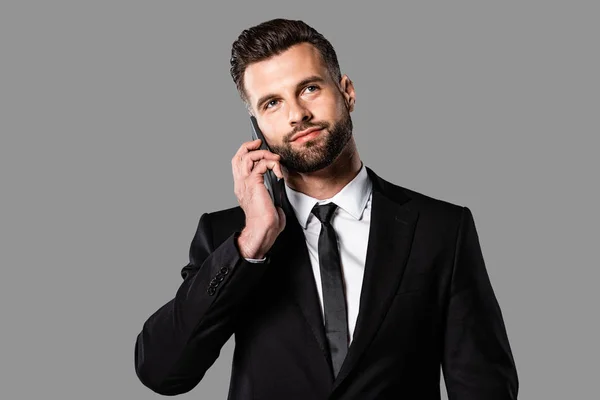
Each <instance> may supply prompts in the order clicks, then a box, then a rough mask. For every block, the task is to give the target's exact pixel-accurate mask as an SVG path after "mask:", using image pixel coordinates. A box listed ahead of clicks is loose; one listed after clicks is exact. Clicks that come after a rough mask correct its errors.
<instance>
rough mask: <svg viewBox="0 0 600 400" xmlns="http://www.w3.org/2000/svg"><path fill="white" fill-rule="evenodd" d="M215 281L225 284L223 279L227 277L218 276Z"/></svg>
mask: <svg viewBox="0 0 600 400" xmlns="http://www.w3.org/2000/svg"><path fill="white" fill-rule="evenodd" d="M215 279H216V280H217V282H223V279H225V277H224V276H223V275H217V276H215Z"/></svg>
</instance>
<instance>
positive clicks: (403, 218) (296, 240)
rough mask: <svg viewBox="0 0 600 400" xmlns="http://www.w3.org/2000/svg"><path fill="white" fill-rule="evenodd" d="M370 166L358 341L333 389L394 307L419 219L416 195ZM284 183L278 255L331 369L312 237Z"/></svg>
mask: <svg viewBox="0 0 600 400" xmlns="http://www.w3.org/2000/svg"><path fill="white" fill-rule="evenodd" d="M366 169H367V172H368V174H369V177H370V178H371V181H372V183H373V197H372V203H371V225H370V228H369V239H368V246H367V255H366V262H365V272H364V278H363V284H362V289H361V295H360V306H359V313H358V319H357V321H356V327H355V330H354V338H353V340H352V344H351V346H350V348H349V349H348V354H347V356H346V359H345V360H344V363H343V364H342V368H341V370H340V372H339V374H338V376H337V378H336V379H335V381H334V386H333V390H335V388H337V387H339V386H340V385H341V383H342V382H343V381H344V379H345V378H346V377H347V376H348V374H349V373H350V372H351V371H352V368H353V367H354V366H355V365H356V363H357V362H358V360H359V359H360V357H361V355H362V354H363V353H364V351H365V350H366V348H367V347H368V345H369V344H370V342H371V340H372V339H373V337H374V335H375V333H376V332H377V330H378V329H379V326H380V325H381V323H382V321H383V318H384V317H385V314H386V312H387V310H388V309H389V307H390V304H391V301H392V300H393V297H394V294H395V293H396V291H397V289H398V287H399V285H400V281H401V279H402V275H403V273H404V269H405V267H406V263H407V261H408V256H409V253H410V249H411V245H412V239H413V234H414V230H415V226H416V222H417V219H418V212H417V211H416V210H413V209H411V208H410V198H409V197H408V196H407V195H406V194H405V193H404V192H403V191H401V189H400V188H399V187H397V186H394V185H391V184H390V183H388V182H386V181H385V180H383V179H381V178H380V177H379V176H377V175H376V174H375V173H374V172H373V171H372V170H371V169H370V168H368V167H366ZM283 184H284V183H283V180H281V181H279V182H278V185H280V187H279V189H280V190H281V191H282V195H281V203H282V208H283V210H284V211H285V213H286V227H285V229H284V231H283V232H282V233H281V235H280V236H279V237H278V238H277V240H276V241H275V244H274V245H273V249H272V252H271V253H272V259H273V262H274V263H279V262H281V263H282V265H285V268H286V269H287V270H288V272H289V275H288V276H289V279H290V285H289V287H290V288H291V292H292V295H293V298H294V300H295V302H296V303H297V305H298V307H299V309H300V311H301V314H302V316H303V318H304V320H305V321H306V322H307V324H308V325H309V327H310V329H311V331H312V333H313V335H314V337H315V340H316V342H317V344H318V346H319V348H320V350H321V353H322V356H323V357H322V361H323V362H325V363H326V365H327V367H328V368H327V370H329V371H330V372H331V370H332V366H331V360H330V357H329V347H328V345H327V338H326V334H325V327H324V323H323V318H322V314H321V306H320V304H319V297H318V293H317V289H316V283H315V279H314V275H313V272H312V266H311V264H310V258H309V256H308V249H307V247H306V239H305V237H304V233H303V231H302V227H301V226H300V224H299V223H298V220H297V218H296V214H295V213H294V210H293V208H292V206H291V204H290V203H289V200H288V199H287V195H286V194H285V189H284V188H283ZM279 260H280V261H279ZM331 379H332V381H333V375H331Z"/></svg>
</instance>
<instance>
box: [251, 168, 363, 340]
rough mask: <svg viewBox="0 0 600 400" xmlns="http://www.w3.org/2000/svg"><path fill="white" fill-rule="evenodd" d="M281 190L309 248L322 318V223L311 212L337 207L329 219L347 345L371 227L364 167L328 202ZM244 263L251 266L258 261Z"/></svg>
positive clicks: (288, 189)
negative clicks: (336, 253) (335, 248)
mask: <svg viewBox="0 0 600 400" xmlns="http://www.w3.org/2000/svg"><path fill="white" fill-rule="evenodd" d="M284 186H285V191H286V193H287V197H288V199H289V201H290V204H291V205H292V208H293V209H294V213H295V214H296V218H297V219H298V222H299V223H300V226H301V227H302V230H303V232H304V237H305V238H306V246H307V247H308V254H309V258H310V262H311V265H312V270H313V275H314V277H315V283H316V286H317V292H318V294H319V302H320V304H321V312H322V314H323V315H324V313H325V310H324V306H323V287H322V286H321V272H320V269H319V248H318V242H319V234H320V233H321V221H319V220H318V219H317V217H315V216H314V215H313V214H312V212H311V211H312V209H313V207H314V206H315V204H319V205H321V204H327V203H330V202H333V203H335V204H337V206H338V208H337V209H336V210H335V213H334V214H333V216H332V219H331V225H332V226H333V228H334V229H335V232H336V234H337V239H338V247H339V251H340V258H341V264H342V277H343V280H344V288H345V293H346V309H347V310H348V332H349V334H350V342H352V339H353V337H354V327H355V325H356V319H357V317H358V309H359V306H360V291H361V288H362V282H363V275H364V271H365V259H366V257H367V245H368V240H369V228H370V223H371V194H372V183H371V180H370V178H369V176H368V174H367V170H366V168H365V165H364V164H362V167H361V169H360V171H359V173H358V175H356V177H355V178H354V179H353V180H352V181H350V182H349V183H348V184H347V185H346V186H344V187H343V188H342V190H340V191H339V192H338V193H337V194H336V195H335V196H333V197H331V198H329V199H324V200H317V199H315V198H313V197H310V196H307V195H305V194H304V193H300V192H297V191H295V190H293V189H290V188H289V187H288V186H287V185H284ZM247 260H248V261H253V262H260V261H261V260H253V259H247ZM263 260H264V259H263ZM323 319H324V318H323Z"/></svg>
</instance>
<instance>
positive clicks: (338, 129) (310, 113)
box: [244, 43, 354, 173]
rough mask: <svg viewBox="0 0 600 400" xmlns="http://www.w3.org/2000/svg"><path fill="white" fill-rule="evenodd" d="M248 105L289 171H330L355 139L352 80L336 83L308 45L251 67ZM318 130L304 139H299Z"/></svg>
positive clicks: (246, 76)
mask: <svg viewBox="0 0 600 400" xmlns="http://www.w3.org/2000/svg"><path fill="white" fill-rule="evenodd" d="M244 82H245V88H246V93H247V95H248V101H249V103H250V107H251V109H252V112H253V114H254V115H255V116H256V119H257V120H258V123H259V126H260V128H261V131H262V132H263V134H264V136H265V138H266V140H267V142H268V144H269V147H270V148H271V151H272V152H273V153H276V154H279V155H280V156H281V160H280V162H281V164H282V165H283V166H284V167H286V168H287V169H288V170H289V171H296V172H303V173H306V172H313V171H318V170H320V169H322V168H325V167H327V166H329V165H330V164H331V163H333V161H334V160H335V159H336V158H337V157H338V156H339V154H340V153H341V152H342V150H343V149H344V147H345V146H346V144H347V143H348V140H350V138H351V136H352V119H351V118H350V112H351V111H352V109H353V104H354V88H353V86H352V83H351V82H350V80H349V79H348V77H347V76H344V77H343V78H342V82H341V83H337V82H335V81H334V80H333V78H332V77H331V76H330V74H329V73H328V71H327V68H326V66H325V63H324V62H323V61H322V59H321V56H320V54H319V52H318V50H317V49H316V48H315V47H313V46H312V45H310V44H308V43H302V44H298V45H295V46H292V47H290V48H289V49H288V50H286V51H285V52H283V53H281V54H279V55H277V56H273V57H271V58H269V59H267V60H264V61H260V62H257V63H253V64H250V65H249V66H248V67H247V68H246V71H245V73H244ZM317 128H318V129H319V130H318V131H316V132H314V133H313V134H311V135H307V136H305V137H304V138H298V139H297V140H294V139H295V135H297V134H298V133H300V132H303V131H306V130H307V129H317Z"/></svg>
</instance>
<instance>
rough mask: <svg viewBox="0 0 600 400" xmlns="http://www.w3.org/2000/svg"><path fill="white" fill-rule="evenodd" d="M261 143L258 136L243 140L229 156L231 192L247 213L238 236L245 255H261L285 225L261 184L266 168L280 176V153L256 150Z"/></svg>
mask: <svg viewBox="0 0 600 400" xmlns="http://www.w3.org/2000/svg"><path fill="white" fill-rule="evenodd" d="M260 144H261V140H260V139H256V140H253V141H251V142H245V143H243V144H242V146H241V147H240V148H239V150H238V151H237V152H236V153H235V155H234V156H233V158H232V160H231V167H232V171H233V182H234V192H235V195H236V197H237V199H238V202H239V204H240V206H241V207H242V209H243V210H244V214H245V215H246V227H245V228H244V229H243V230H242V233H241V235H240V237H239V238H238V247H239V249H240V253H241V255H242V257H244V258H263V257H264V256H265V254H266V253H267V251H269V249H270V248H271V246H273V243H275V239H277V236H279V234H280V233H281V232H282V231H283V229H284V228H285V213H284V212H283V210H282V209H281V208H279V207H278V208H275V206H274V205H273V201H272V200H271V197H270V195H269V192H268V191H267V188H266V186H265V185H264V174H265V173H266V172H267V169H270V170H273V172H274V173H275V175H276V176H277V177H278V178H283V173H282V172H281V165H280V164H279V159H280V157H279V155H278V154H274V153H271V152H270V151H268V150H258V148H259V147H260Z"/></svg>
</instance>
